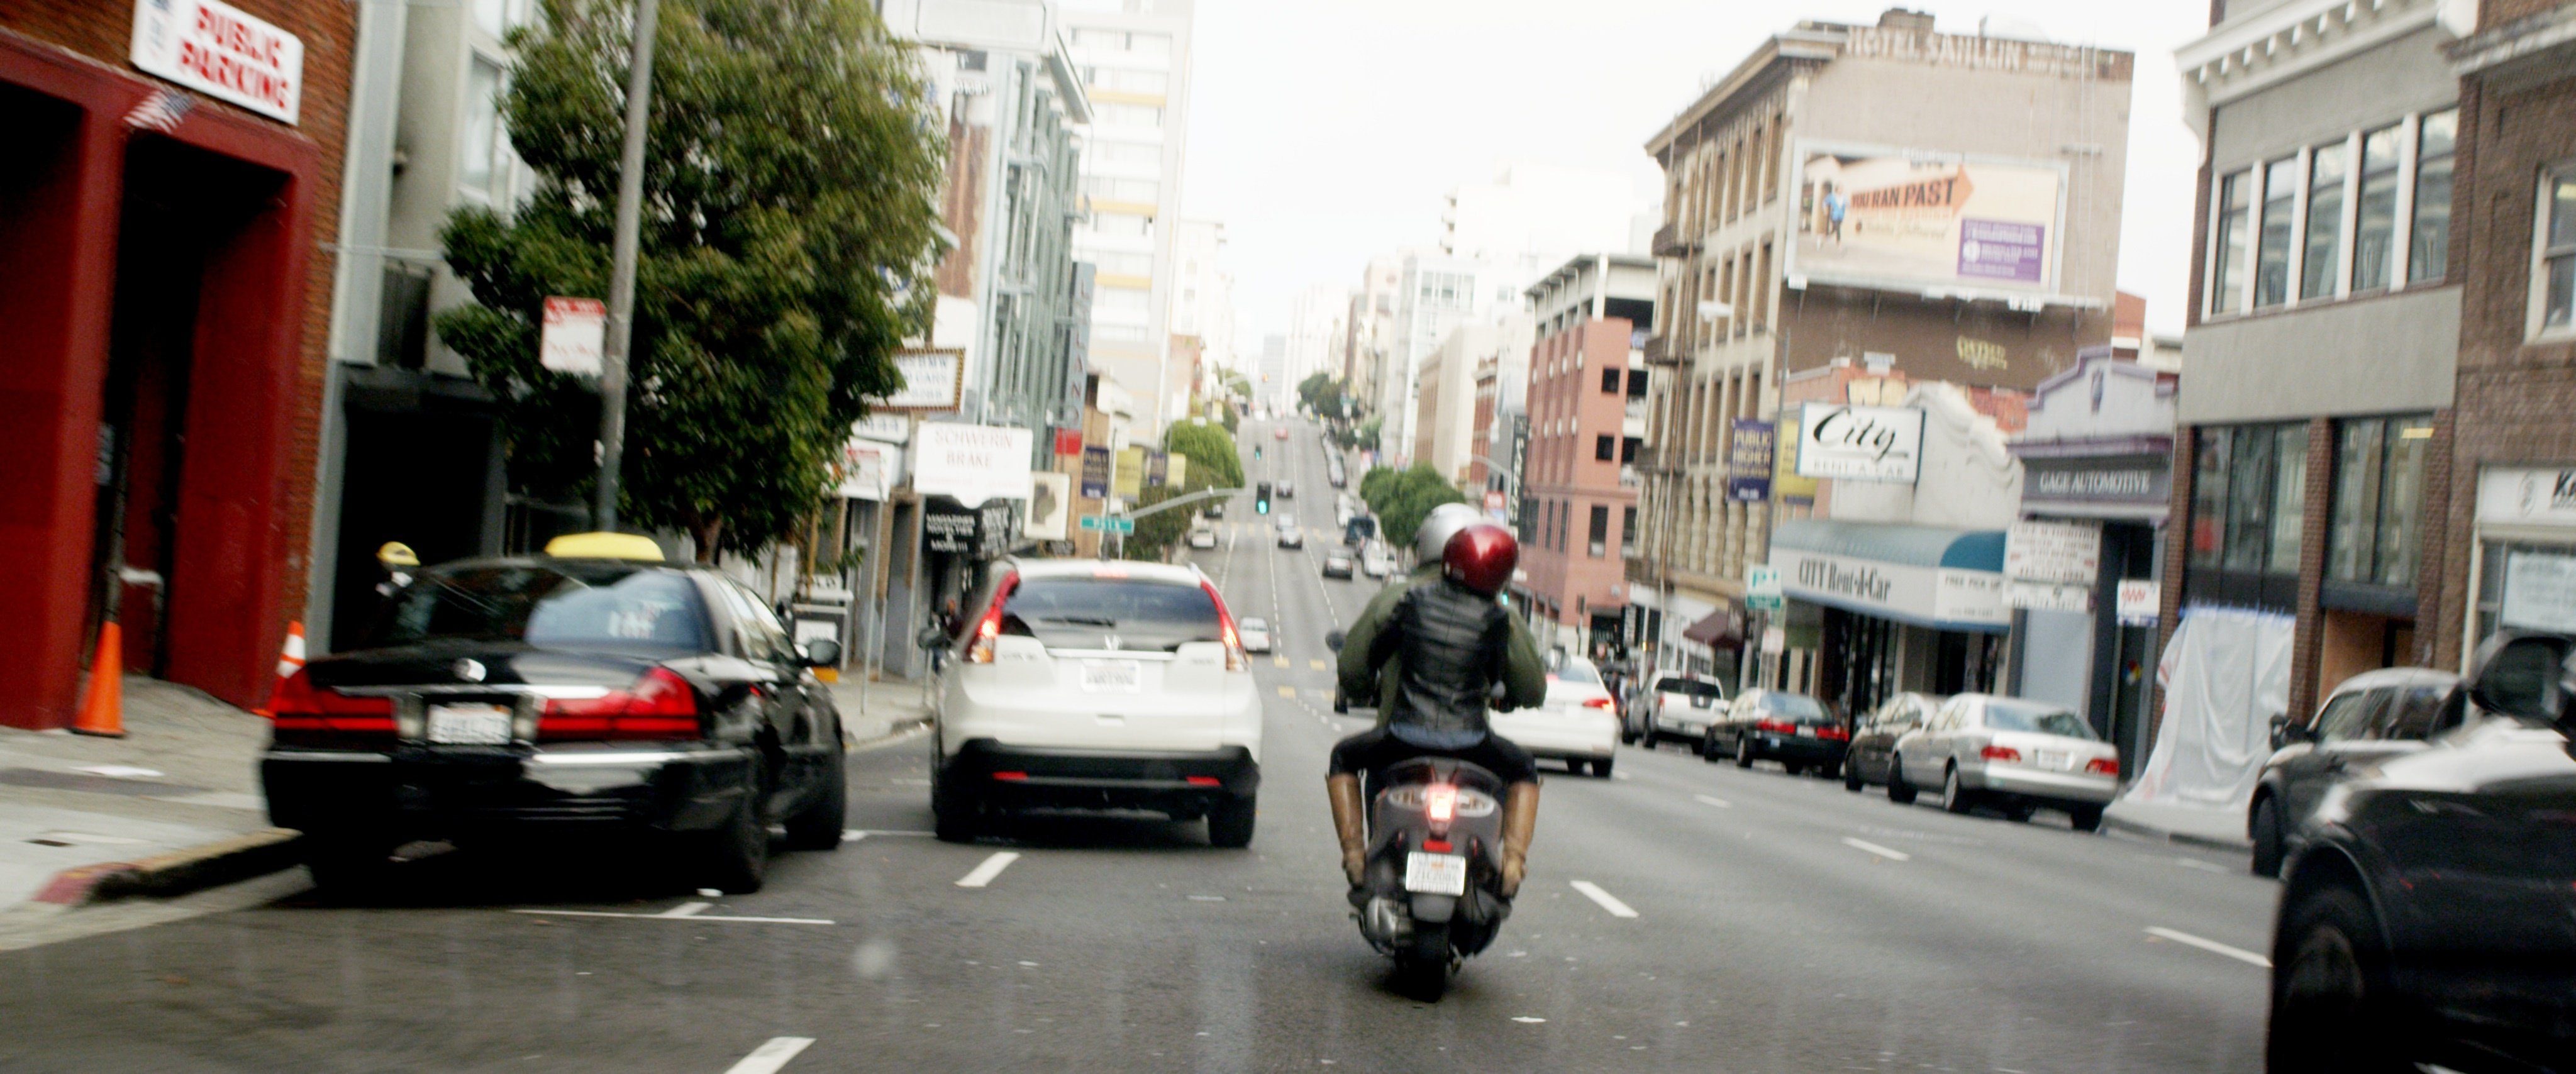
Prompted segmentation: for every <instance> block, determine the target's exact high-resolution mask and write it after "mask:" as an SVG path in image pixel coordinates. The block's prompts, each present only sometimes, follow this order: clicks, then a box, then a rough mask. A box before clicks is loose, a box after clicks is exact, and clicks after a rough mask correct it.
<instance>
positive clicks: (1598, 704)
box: [1583, 697, 1615, 712]
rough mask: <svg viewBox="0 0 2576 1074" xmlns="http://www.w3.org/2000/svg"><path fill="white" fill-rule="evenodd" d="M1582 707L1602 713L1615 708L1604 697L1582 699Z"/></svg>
mask: <svg viewBox="0 0 2576 1074" xmlns="http://www.w3.org/2000/svg"><path fill="white" fill-rule="evenodd" d="M1583 707H1584V708H1587V709H1600V710H1601V711H1603V712H1608V711H1610V710H1611V709H1612V708H1613V707H1615V706H1614V705H1613V703H1612V702H1611V700H1610V699H1609V698H1606V697H1587V698H1584V699H1583Z"/></svg>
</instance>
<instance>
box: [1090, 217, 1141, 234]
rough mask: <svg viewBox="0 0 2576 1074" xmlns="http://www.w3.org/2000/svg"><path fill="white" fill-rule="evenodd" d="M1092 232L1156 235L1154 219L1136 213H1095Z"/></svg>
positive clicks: (1092, 219)
mask: <svg viewBox="0 0 2576 1074" xmlns="http://www.w3.org/2000/svg"><path fill="white" fill-rule="evenodd" d="M1091 230H1092V231H1093V232H1095V233H1098V234H1102V235H1125V236H1129V237H1143V236H1146V235H1151V234H1153V233H1154V218H1153V217H1150V216H1138V215H1136V214H1134V213H1093V214H1091Z"/></svg>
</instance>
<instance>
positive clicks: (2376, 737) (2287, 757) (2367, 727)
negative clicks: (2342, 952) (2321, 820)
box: [2245, 668, 2465, 876]
mask: <svg viewBox="0 0 2576 1074" xmlns="http://www.w3.org/2000/svg"><path fill="white" fill-rule="evenodd" d="M2463 701H2464V698H2463V695H2462V693H2461V691H2460V677H2459V676H2457V675H2453V674H2451V673H2450V672H2447V671H2435V670H2432V669H2430V668H2387V669H2383V670H2380V671H2370V672H2364V673H2362V674H2359V675H2355V676H2353V677H2352V678H2349V679H2345V680H2344V681H2343V685H2341V686H2337V687H2335V691H2334V693H2333V694H2332V695H2330V696H2328V697H2327V698H2326V702H2325V704H2323V705H2319V706H2317V712H2316V716H2315V718H2313V719H2310V720H2306V721H2302V722H2299V723H2290V722H2288V721H2287V720H2286V719H2284V718H2281V717H2275V718H2274V719H2273V721H2272V748H2273V753H2272V759H2271V761H2270V762H2269V763H2267V764H2265V765H2264V766H2263V777H2262V779H2261V780H2260V781H2259V782H2257V783H2256V784H2255V785H2254V796H2253V798H2252V799H2251V800H2250V801H2249V802H2248V803H2247V805H2246V809H2245V831H2246V834H2247V835H2248V836H2250V837H2251V838H2252V839H2253V841H2254V855H2253V868H2254V874H2255V875H2257V876H2278V875H2280V872H2281V863H2282V862H2283V861H2284V860H2286V859H2287V858H2288V856H2289V854H2290V852H2291V851H2292V850H2294V849H2296V848H2295V847H2293V846H2292V845H2291V844H2292V842H2293V841H2294V840H2295V839H2296V837H2297V832H2298V828H2299V822H2300V821H2303V820H2306V819H2307V817H2308V814H2309V813H2311V812H2314V811H2315V809H2316V805H2317V800H2318V799H2319V798H2321V797H2323V796H2324V794H2325V790H2326V787H2327V786H2328V785H2330V784H2332V783H2333V782H2334V780H2335V778H2336V777H2337V776H2339V775H2341V774H2342V773H2343V772H2344V770H2345V769H2346V768H2348V767H2350V766H2352V765H2356V764H2370V763H2373V762H2377V761H2380V760H2384V759H2386V758H2389V757H2393V756H2396V755H2398V754H2401V753H2411V752H2413V751H2415V750H2420V749H2423V748H2424V742H2425V740H2426V739H2429V738H2431V737H2433V736H2434V735H2437V734H2440V733H2441V732H2443V731H2445V730H2448V729H2450V728H2452V727H2456V726H2459V723H2460V719H2461V714H2462V709H2463V708H2464V707H2465V706H2464V704H2463Z"/></svg>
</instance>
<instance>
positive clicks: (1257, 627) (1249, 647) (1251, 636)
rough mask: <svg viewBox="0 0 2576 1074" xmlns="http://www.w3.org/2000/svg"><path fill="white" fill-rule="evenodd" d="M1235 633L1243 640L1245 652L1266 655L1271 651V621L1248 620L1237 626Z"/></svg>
mask: <svg viewBox="0 0 2576 1074" xmlns="http://www.w3.org/2000/svg"><path fill="white" fill-rule="evenodd" d="M1235 632H1236V634H1237V635H1238V636H1240V637H1241V638H1242V639H1243V651H1244V652H1247V653H1266V652H1269V651H1270V621H1269V620H1267V619H1246V620H1244V621H1242V622H1240V623H1237V624H1235Z"/></svg>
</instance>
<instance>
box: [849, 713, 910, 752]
mask: <svg viewBox="0 0 2576 1074" xmlns="http://www.w3.org/2000/svg"><path fill="white" fill-rule="evenodd" d="M928 726H930V717H929V716H928V715H927V714H924V715H921V716H915V717H911V718H908V719H903V720H898V721H895V722H894V723H891V724H888V725H886V732H885V733H884V734H882V735H878V736H876V737H874V738H867V739H860V740H858V741H855V742H852V743H850V744H849V745H848V746H846V747H844V749H846V750H847V751H848V752H851V753H858V752H861V751H864V750H873V749H877V748H879V747H882V746H890V745H893V744H894V743H896V742H898V741H901V740H903V739H906V738H910V737H912V734H913V733H914V732H916V731H919V730H921V729H922V728H924V727H928Z"/></svg>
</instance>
